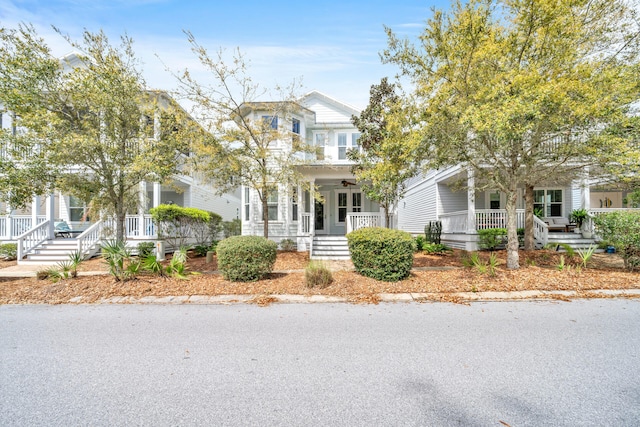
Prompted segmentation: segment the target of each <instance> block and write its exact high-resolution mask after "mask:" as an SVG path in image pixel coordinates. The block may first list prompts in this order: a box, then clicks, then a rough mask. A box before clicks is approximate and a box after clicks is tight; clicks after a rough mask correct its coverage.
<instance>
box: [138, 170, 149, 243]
mask: <svg viewBox="0 0 640 427" xmlns="http://www.w3.org/2000/svg"><path fill="white" fill-rule="evenodd" d="M138 197H139V202H138V203H140V206H138V236H144V235H145V234H146V230H145V227H144V214H145V212H146V210H147V182H146V181H142V182H140V189H139V190H138Z"/></svg>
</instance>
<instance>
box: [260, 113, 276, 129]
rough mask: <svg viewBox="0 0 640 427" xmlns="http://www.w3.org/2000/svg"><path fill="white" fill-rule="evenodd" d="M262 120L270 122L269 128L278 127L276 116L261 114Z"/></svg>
mask: <svg viewBox="0 0 640 427" xmlns="http://www.w3.org/2000/svg"><path fill="white" fill-rule="evenodd" d="M262 120H264V121H265V123H268V124H270V125H271V129H275V130H277V129H278V116H262Z"/></svg>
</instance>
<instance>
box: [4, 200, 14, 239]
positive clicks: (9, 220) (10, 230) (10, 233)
mask: <svg viewBox="0 0 640 427" xmlns="http://www.w3.org/2000/svg"><path fill="white" fill-rule="evenodd" d="M12 213H13V209H12V208H11V205H9V203H7V205H6V214H7V223H6V224H7V225H6V227H7V238H8V239H9V240H13V218H11V214H12Z"/></svg>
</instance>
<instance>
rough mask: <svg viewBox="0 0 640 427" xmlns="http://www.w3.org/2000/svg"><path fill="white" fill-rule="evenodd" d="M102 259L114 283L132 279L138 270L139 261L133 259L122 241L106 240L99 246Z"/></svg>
mask: <svg viewBox="0 0 640 427" xmlns="http://www.w3.org/2000/svg"><path fill="white" fill-rule="evenodd" d="M101 249H102V257H103V258H104V260H105V261H106V262H107V265H108V266H109V274H110V275H112V276H113V278H114V279H115V280H116V282H125V281H127V280H130V279H134V278H135V277H136V274H138V271H139V269H140V264H141V262H140V259H137V260H136V259H134V258H133V256H132V255H131V250H129V248H127V246H126V244H125V243H124V242H123V241H116V240H108V241H106V242H104V243H103V244H102V246H101Z"/></svg>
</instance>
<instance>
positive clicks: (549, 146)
mask: <svg viewBox="0 0 640 427" xmlns="http://www.w3.org/2000/svg"><path fill="white" fill-rule="evenodd" d="M387 32H388V36H389V46H388V49H386V50H385V52H384V53H383V55H382V56H383V60H384V61H386V62H391V63H395V64H398V65H399V66H400V69H401V71H402V73H404V74H405V75H408V76H409V77H411V79H412V81H413V83H414V84H415V94H416V96H417V97H418V98H419V99H420V100H421V103H420V108H421V112H422V126H421V129H420V133H421V135H422V138H423V144H424V145H425V146H426V147H427V148H425V149H424V150H423V152H430V153H432V154H436V155H437V158H438V160H439V162H440V164H442V165H446V164H459V163H462V164H464V165H466V166H467V167H468V168H469V169H470V170H472V171H473V172H474V173H475V175H476V176H477V178H478V180H479V181H482V182H484V183H485V184H486V185H488V186H491V187H492V188H497V189H499V190H500V191H502V192H503V193H505V195H506V209H507V218H508V227H507V228H508V241H509V243H508V258H507V266H508V268H512V269H513V268H518V267H519V262H518V251H517V249H518V238H517V234H516V215H515V214H516V198H517V189H518V186H532V185H536V184H538V183H540V182H542V181H545V180H553V179H558V177H559V176H560V175H563V174H567V173H568V172H570V171H571V170H576V169H579V168H582V167H584V166H585V165H588V164H597V163H598V159H599V156H600V155H601V154H602V153H603V152H611V151H613V152H620V151H621V150H619V146H618V145H619V144H626V143H628V141H624V140H623V139H620V138H606V137H605V135H604V134H602V133H601V132H599V131H600V130H602V129H603V128H604V127H606V126H610V125H612V124H614V123H617V122H619V121H622V120H624V119H625V117H626V114H627V113H628V110H629V105H630V103H631V102H632V101H634V100H636V99H638V98H639V97H640V79H638V75H639V74H638V71H639V65H638V55H639V53H640V50H639V45H640V38H639V31H638V21H637V19H636V14H635V12H634V11H633V10H631V9H629V8H628V7H627V6H626V4H625V3H624V2H623V1H619V0H569V1H560V2H559V1H556V0H537V1H530V0H526V1H525V0H469V1H465V2H461V1H455V2H454V3H453V5H452V8H451V10H450V11H448V12H443V11H440V10H435V11H434V14H433V17H432V18H431V19H429V20H428V21H427V24H426V27H425V29H424V31H423V33H422V35H421V36H420V40H419V44H418V45H414V44H412V43H411V42H409V41H408V40H401V39H399V38H397V37H396V36H395V35H394V34H393V32H392V31H391V30H390V29H387Z"/></svg>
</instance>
